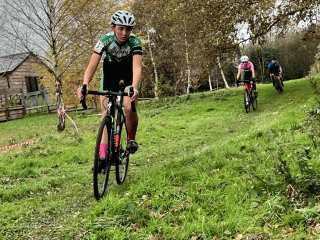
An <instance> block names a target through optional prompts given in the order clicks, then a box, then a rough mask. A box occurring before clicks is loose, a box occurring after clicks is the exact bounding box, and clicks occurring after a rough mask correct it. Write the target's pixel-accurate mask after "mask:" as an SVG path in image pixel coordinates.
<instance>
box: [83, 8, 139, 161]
mask: <svg viewBox="0 0 320 240" xmlns="http://www.w3.org/2000/svg"><path fill="white" fill-rule="evenodd" d="M110 24H111V32H109V33H107V34H106V35H103V36H102V37H101V38H100V39H99V41H98V42H97V44H96V45H95V47H94V49H93V54H92V56H91V59H90V62H89V65H88V67H87V69H86V71H85V73H84V76H83V85H87V89H88V85H89V82H90V81H91V80H92V77H93V75H94V73H95V71H96V69H97V67H98V65H99V63H100V60H101V57H102V55H103V53H105V58H104V61H103V71H102V76H101V82H100V90H101V91H102V90H110V91H119V82H120V80H124V83H125V86H126V89H127V88H129V87H130V86H132V87H133V89H134V95H133V96H132V97H131V98H129V97H126V98H124V109H125V113H126V116H127V117H126V120H127V123H126V124H127V131H128V143H127V149H128V150H129V151H130V152H135V151H136V150H137V149H138V144H137V142H136V141H135V136H136V131H137V126H138V115H137V113H136V112H132V110H131V101H135V103H137V99H138V96H139V92H138V86H139V82H140V77H141V68H142V46H141V41H140V39H139V38H138V37H137V36H135V35H133V34H132V33H131V31H132V28H133V27H134V26H135V25H136V20H135V18H134V16H133V15H132V14H131V13H129V12H127V11H118V12H116V13H114V14H113V16H112V17H111V21H110ZM81 89H82V88H81V87H80V88H78V90H77V93H78V97H79V98H80V99H82V98H83V96H82V94H81ZM107 102H108V101H107V98H106V97H104V96H101V97H100V103H101V111H102V116H104V115H105V114H106V107H107ZM107 149H108V146H107V137H106V134H105V135H104V136H103V139H102V141H101V145H100V153H101V155H100V157H101V159H105V157H106V154H107Z"/></svg>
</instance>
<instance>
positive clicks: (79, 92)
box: [77, 84, 88, 100]
mask: <svg viewBox="0 0 320 240" xmlns="http://www.w3.org/2000/svg"><path fill="white" fill-rule="evenodd" d="M84 85H85V86H86V92H87V93H88V85H86V84H84ZM84 85H83V86H82V87H79V88H78V89H77V95H78V98H79V99H80V100H81V99H83V97H84V96H83V94H82V93H83V91H84V90H83V87H84Z"/></svg>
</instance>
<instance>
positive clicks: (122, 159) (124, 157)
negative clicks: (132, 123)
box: [115, 113, 129, 184]
mask: <svg viewBox="0 0 320 240" xmlns="http://www.w3.org/2000/svg"><path fill="white" fill-rule="evenodd" d="M116 134H117V135H116V145H118V146H117V156H118V162H117V164H116V169H115V170H116V180H117V184H121V183H123V182H124V180H125V179H126V176H127V172H128V166H129V152H128V151H127V150H126V147H127V138H128V133H127V128H126V122H125V118H124V115H123V114H122V113H119V114H118V119H117V130H116Z"/></svg>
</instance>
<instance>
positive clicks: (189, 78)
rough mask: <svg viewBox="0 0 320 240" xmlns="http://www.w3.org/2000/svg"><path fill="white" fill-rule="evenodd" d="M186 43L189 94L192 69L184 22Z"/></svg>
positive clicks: (185, 29) (188, 91)
mask: <svg viewBox="0 0 320 240" xmlns="http://www.w3.org/2000/svg"><path fill="white" fill-rule="evenodd" d="M184 41H185V45H186V62H187V94H189V93H190V88H191V68H190V61H189V45H188V39H187V25H186V22H185V21H184Z"/></svg>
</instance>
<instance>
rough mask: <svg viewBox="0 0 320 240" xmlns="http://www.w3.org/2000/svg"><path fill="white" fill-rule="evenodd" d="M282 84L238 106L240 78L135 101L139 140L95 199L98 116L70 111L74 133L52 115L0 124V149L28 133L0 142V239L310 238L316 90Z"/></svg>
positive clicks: (315, 217) (315, 222) (315, 203)
mask: <svg viewBox="0 0 320 240" xmlns="http://www.w3.org/2000/svg"><path fill="white" fill-rule="evenodd" d="M284 90H285V92H284V94H283V95H278V94H277V93H276V91H275V90H274V89H273V88H272V86H271V85H270V84H267V85H258V92H259V97H258V110H257V111H253V112H250V113H248V114H246V113H245V111H244V107H243V87H240V88H232V89H230V90H219V91H216V92H206V93H196V94H191V95H189V96H180V97H173V98H166V99H160V100H157V101H146V102H140V103H139V110H138V111H139V118H140V122H139V130H138V134H137V140H138V143H139V145H140V149H139V151H138V152H137V153H136V154H135V155H133V156H132V157H131V160H130V168H129V173H128V178H127V179H126V181H125V183H124V184H123V185H120V186H119V185H116V184H115V177H114V174H113V173H112V175H111V180H112V183H111V186H110V187H109V189H108V192H107V194H106V196H105V198H103V199H102V200H101V201H99V202H97V201H96V200H95V199H94V197H93V191H92V173H91V165H92V157H93V149H94V142H95V137H96V130H97V128H98V125H99V120H100V117H99V116H96V115H94V114H92V112H91V111H89V110H88V111H85V112H73V113H70V115H71V116H72V118H73V119H74V120H75V122H76V123H77V125H78V127H79V129H80V132H79V134H77V133H76V132H75V129H74V128H73V126H72V124H71V123H70V122H69V121H68V119H67V120H66V121H67V130H66V131H64V132H62V133H57V131H56V126H55V125H56V121H57V116H56V115H54V114H51V115H45V114H44V115H39V114H38V115H28V116H27V117H26V118H24V119H21V120H15V121H10V122H4V123H1V124H0V133H1V138H0V146H5V145H8V144H14V143H19V142H24V141H29V140H37V141H38V142H37V143H36V144H32V145H28V146H22V147H16V148H12V149H10V150H6V151H0V159H1V161H0V175H1V181H2V184H1V185H0V203H1V208H0V239H317V236H318V235H319V234H320V231H319V226H320V217H319V210H320V204H319V198H318V197H317V196H318V195H319V192H320V181H318V176H319V170H318V169H319V167H320V166H319V165H320V164H319V162H320V161H319V150H318V149H317V146H316V145H315V144H314V143H313V142H312V141H311V139H310V137H309V135H310V134H311V135H312V132H306V131H303V129H306V128H305V127H304V126H305V125H304V124H303V123H304V122H305V121H306V119H307V116H308V114H307V112H308V110H309V109H311V108H312V107H313V106H314V104H315V103H316V98H315V96H314V95H313V91H312V89H311V87H310V84H309V82H308V80H307V79H301V80H292V81H289V82H285V89H284ZM290 186H292V188H290ZM290 189H291V190H290Z"/></svg>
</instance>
